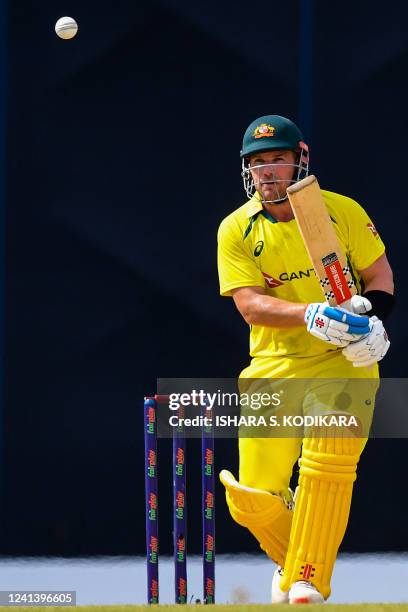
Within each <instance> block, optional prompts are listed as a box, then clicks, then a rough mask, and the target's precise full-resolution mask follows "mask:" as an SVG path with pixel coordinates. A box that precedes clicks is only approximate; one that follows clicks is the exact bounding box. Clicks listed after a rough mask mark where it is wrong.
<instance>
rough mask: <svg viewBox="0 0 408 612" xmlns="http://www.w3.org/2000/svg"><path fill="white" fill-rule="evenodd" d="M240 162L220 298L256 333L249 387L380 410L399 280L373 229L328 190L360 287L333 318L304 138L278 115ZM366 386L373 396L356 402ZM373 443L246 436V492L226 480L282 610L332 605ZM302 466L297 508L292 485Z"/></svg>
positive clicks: (251, 130)
mask: <svg viewBox="0 0 408 612" xmlns="http://www.w3.org/2000/svg"><path fill="white" fill-rule="evenodd" d="M241 160H242V177H243V181H244V187H245V191H246V193H247V196H248V198H249V199H248V201H247V202H246V203H245V204H244V205H243V206H241V207H240V208H238V209H237V210H235V211H234V212H232V213H231V214H230V215H228V216H227V217H226V218H225V219H224V220H223V221H222V223H221V225H220V228H219V232H218V271H219V279H220V292H221V295H224V296H232V298H233V300H234V302H235V306H236V307H237V309H238V310H239V312H240V313H241V315H242V316H243V318H244V319H245V321H246V322H247V323H248V325H249V328H250V355H251V358H252V359H251V362H250V364H249V366H248V367H246V368H245V369H244V370H243V372H242V373H241V375H240V381H241V382H242V383H244V382H245V380H250V381H253V380H254V379H255V380H259V379H263V380H264V381H269V382H270V381H271V380H272V379H274V378H279V379H296V378H299V379H305V380H306V379H307V380H311V381H313V384H314V385H315V391H316V389H317V392H316V394H315V395H314V397H315V398H316V397H317V399H318V401H320V403H321V404H322V405H323V408H324V409H326V410H327V411H328V413H333V414H334V413H336V414H337V413H338V412H339V406H338V405H337V404H336V402H337V401H338V398H339V397H340V395H342V396H344V394H342V393H337V392H336V385H337V384H340V383H333V387H330V385H329V386H327V383H328V381H327V379H331V380H333V381H343V382H342V383H341V384H342V387H341V390H342V391H347V390H348V391H349V395H348V397H351V398H352V400H351V401H352V402H353V403H354V404H356V405H357V404H358V406H357V408H358V409H360V410H361V411H364V410H367V411H369V410H372V408H373V405H374V400H375V391H376V389H377V386H378V376H379V374H378V365H377V363H378V362H379V361H380V360H381V359H382V358H383V357H384V355H385V354H386V352H387V351H388V348H389V346H390V343H389V340H388V337H387V334H386V332H385V329H384V324H383V322H384V321H385V319H386V318H387V316H388V315H389V314H390V312H391V310H392V307H393V302H394V298H393V293H394V284H393V275H392V271H391V268H390V265H389V263H388V260H387V257H386V255H385V247H384V244H383V242H382V240H381V238H380V236H379V234H378V232H377V230H376V229H375V226H374V224H373V222H372V221H371V219H370V218H369V216H368V215H367V213H366V212H365V211H364V209H363V208H362V207H361V206H360V205H359V204H358V203H357V202H356V201H354V200H352V199H351V198H349V197H346V196H344V195H340V194H338V193H333V192H329V191H324V190H322V195H323V198H324V201H325V204H326V207H327V209H328V212H329V214H330V217H331V220H332V222H333V227H334V229H335V232H336V234H337V237H338V238H339V241H340V244H341V246H342V249H343V252H344V254H345V256H346V257H347V260H348V264H349V265H350V266H351V269H352V273H353V276H354V278H355V281H356V284H357V287H358V295H355V296H353V298H352V302H351V310H348V311H345V310H344V309H341V308H339V307H330V306H329V305H328V304H327V303H325V302H324V301H323V293H322V289H321V286H320V284H319V281H318V279H317V278H316V275H315V273H314V270H313V267H312V264H311V261H310V259H309V257H308V254H307V252H306V249H305V246H304V244H303V242H302V238H301V235H300V233H299V230H298V227H297V223H296V220H295V219H294V215H293V213H292V210H291V207H290V203H289V201H288V198H287V194H286V189H287V188H288V187H289V186H290V185H292V184H293V183H295V182H297V181H299V180H301V179H302V178H304V177H305V176H307V174H308V168H309V154H308V147H307V145H306V144H305V143H304V142H303V137H302V134H301V132H300V130H299V129H298V127H297V126H296V125H295V124H294V123H293V122H292V121H290V120H289V119H286V118H285V117H281V116H278V115H268V116H264V117H260V118H259V119H256V120H255V121H254V122H253V123H251V125H250V126H249V127H248V129H247V130H246V132H245V135H244V138H243V143H242V150H241ZM366 381H368V382H369V383H373V384H371V385H369V386H368V387H367V386H366V385H365V384H364V383H365V382H366ZM356 382H357V383H358V382H361V383H362V386H361V387H354V389H356V388H357V391H356V392H354V391H353V383H356ZM325 384H326V387H325ZM350 385H351V386H350ZM327 389H329V391H328V393H326V391H327ZM332 389H334V392H333V393H332V392H331V390H332ZM360 389H361V391H359V390H360ZM325 393H326V394H325ZM293 401H295V400H293ZM296 401H299V402H300V403H302V402H301V400H298V399H297V400H296ZM313 401H314V400H313ZM313 401H312V403H313ZM304 403H305V402H304V401H303V404H304ZM298 408H299V410H300V411H302V410H303V411H304V410H305V405H302V406H300V407H299V406H298V407H296V409H298ZM312 408H313V407H312ZM309 409H310V398H309ZM340 412H341V410H340ZM366 436H367V430H365V433H364V434H362V435H360V436H356V435H351V434H347V432H346V433H342V434H340V435H338V434H336V435H332V434H331V433H330V432H329V433H327V432H325V431H322V429H321V428H318V427H316V428H315V429H313V427H312V428H311V429H309V430H308V431H307V434H305V433H303V437H299V436H292V437H286V438H283V437H274V438H273V437H268V438H264V437H262V438H250V437H247V438H245V437H240V439H239V481H237V480H236V479H235V478H234V476H233V475H232V474H231V473H230V472H229V471H227V470H223V471H222V472H221V474H220V479H221V481H222V482H223V484H224V486H225V489H226V499H227V503H228V507H229V510H230V512H231V515H232V517H233V518H234V520H236V521H237V522H238V523H239V524H240V525H242V526H245V527H247V528H248V529H249V530H250V531H251V533H252V534H253V535H254V536H255V538H256V539H257V540H258V542H259V544H260V547H261V548H262V549H263V550H264V551H265V552H266V553H267V554H268V556H269V557H270V558H271V559H272V560H273V561H275V562H276V564H277V565H278V568H277V570H276V571H275V573H274V576H273V579H272V603H285V602H288V603H321V602H323V601H324V600H325V599H327V598H328V596H329V595H330V581H331V576H332V572H333V566H334V563H335V560H336V557H337V553H338V549H339V546H340V544H341V541H342V539H343V536H344V533H345V530H346V527H347V522H348V518H349V512H350V503H351V495H352V488H353V482H354V480H355V479H356V469H357V464H358V461H359V458H360V455H361V452H362V450H363V448H364V445H365V443H366ZM299 457H300V459H299ZM298 460H299V466H300V468H299V485H298V488H297V491H296V495H295V500H294V499H293V496H292V493H291V491H290V489H289V482H290V478H291V476H292V471H293V467H294V464H295V463H296V462H297V461H298Z"/></svg>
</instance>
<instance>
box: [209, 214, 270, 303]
mask: <svg viewBox="0 0 408 612" xmlns="http://www.w3.org/2000/svg"><path fill="white" fill-rule="evenodd" d="M218 276H219V281H220V293H221V295H226V296H228V295H231V292H232V290H233V289H237V288H239V287H264V286H265V279H264V277H263V276H262V272H261V271H260V270H259V268H258V267H257V266H256V264H255V262H254V260H253V259H252V258H251V256H250V254H249V253H248V252H247V250H246V249H245V246H244V240H243V236H242V235H241V232H240V228H239V226H238V224H237V223H236V221H235V220H234V219H233V218H232V219H231V218H228V217H227V218H226V219H224V221H223V222H222V223H221V225H220V227H219V230H218Z"/></svg>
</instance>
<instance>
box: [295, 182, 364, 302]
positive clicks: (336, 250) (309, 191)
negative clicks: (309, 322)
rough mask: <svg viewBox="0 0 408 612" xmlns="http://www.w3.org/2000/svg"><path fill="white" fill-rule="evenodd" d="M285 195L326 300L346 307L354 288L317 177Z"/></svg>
mask: <svg viewBox="0 0 408 612" xmlns="http://www.w3.org/2000/svg"><path fill="white" fill-rule="evenodd" d="M287 194H288V198H289V202H290V205H291V207H292V210H293V213H294V215H295V219H296V221H297V224H298V227H299V231H300V234H301V236H302V238H303V242H304V244H305V247H306V250H307V252H308V254H309V257H310V259H311V262H312V264H313V267H314V270H315V272H316V276H317V278H318V279H319V281H320V285H321V287H322V290H323V294H324V298H325V300H326V301H327V302H329V304H330V305H331V306H342V307H343V308H347V307H348V306H349V300H350V299H351V298H352V296H353V295H355V294H356V293H357V288H356V285H355V282H354V279H353V275H352V273H351V269H350V266H349V265H348V263H347V260H346V257H345V256H344V253H343V251H342V247H341V245H340V242H339V239H338V238H337V236H336V232H335V231H334V227H333V224H332V220H331V219H330V215H329V213H328V211H327V208H326V206H325V203H324V200H323V196H322V194H321V192H320V187H319V183H318V182H317V179H316V177H315V176H313V175H311V176H308V177H306V178H305V179H303V180H301V181H299V182H297V183H295V184H294V185H291V186H290V187H288V189H287Z"/></svg>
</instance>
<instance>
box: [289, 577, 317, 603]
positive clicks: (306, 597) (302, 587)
mask: <svg viewBox="0 0 408 612" xmlns="http://www.w3.org/2000/svg"><path fill="white" fill-rule="evenodd" d="M289 603H290V604H321V603H324V597H323V595H322V594H321V593H319V591H318V590H317V589H316V587H315V586H313V584H311V583H310V582H304V581H303V580H300V581H298V582H294V583H293V584H292V586H291V587H290V589H289Z"/></svg>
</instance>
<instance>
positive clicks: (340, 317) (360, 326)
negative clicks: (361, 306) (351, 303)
mask: <svg viewBox="0 0 408 612" xmlns="http://www.w3.org/2000/svg"><path fill="white" fill-rule="evenodd" d="M321 313H322V314H324V315H326V317H328V318H329V319H333V320H334V321H341V322H342V323H346V324H347V325H348V330H347V331H348V332H349V333H350V334H369V333H370V319H369V318H368V317H366V316H362V315H357V314H353V313H352V312H350V311H349V310H344V308H340V307H339V306H337V307H333V306H325V307H324V308H323V310H322V311H321Z"/></svg>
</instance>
